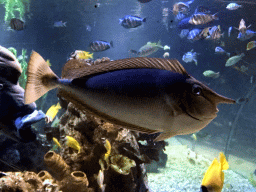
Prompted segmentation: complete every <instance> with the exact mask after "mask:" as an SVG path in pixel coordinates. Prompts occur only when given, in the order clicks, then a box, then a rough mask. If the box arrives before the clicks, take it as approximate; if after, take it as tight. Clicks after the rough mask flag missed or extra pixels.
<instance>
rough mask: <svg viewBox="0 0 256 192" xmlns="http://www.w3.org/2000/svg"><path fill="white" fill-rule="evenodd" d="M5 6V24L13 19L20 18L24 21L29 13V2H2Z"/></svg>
mask: <svg viewBox="0 0 256 192" xmlns="http://www.w3.org/2000/svg"><path fill="white" fill-rule="evenodd" d="M0 3H2V4H5V17H4V20H5V22H9V21H10V20H11V19H12V18H18V19H21V20H23V21H24V15H25V13H26V12H28V11H29V4H30V2H29V0H1V1H0Z"/></svg>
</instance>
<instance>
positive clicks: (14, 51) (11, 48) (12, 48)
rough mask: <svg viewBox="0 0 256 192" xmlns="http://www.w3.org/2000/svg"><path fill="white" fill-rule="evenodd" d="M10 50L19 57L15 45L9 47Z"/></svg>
mask: <svg viewBox="0 0 256 192" xmlns="http://www.w3.org/2000/svg"><path fill="white" fill-rule="evenodd" d="M8 50H9V51H11V52H12V53H13V54H14V55H15V57H17V50H16V49H15V48H14V47H9V48H8Z"/></svg>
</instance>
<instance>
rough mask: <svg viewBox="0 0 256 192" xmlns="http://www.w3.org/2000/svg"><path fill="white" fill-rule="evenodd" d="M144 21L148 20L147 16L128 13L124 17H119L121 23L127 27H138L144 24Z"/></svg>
mask: <svg viewBox="0 0 256 192" xmlns="http://www.w3.org/2000/svg"><path fill="white" fill-rule="evenodd" d="M143 22H146V18H144V19H142V18H140V17H136V16H132V15H126V16H124V17H123V18H122V19H119V24H121V25H122V26H123V27H124V28H126V29H129V28H136V27H138V26H140V25H142V23H143Z"/></svg>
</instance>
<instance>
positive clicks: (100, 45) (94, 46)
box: [90, 41, 113, 52]
mask: <svg viewBox="0 0 256 192" xmlns="http://www.w3.org/2000/svg"><path fill="white" fill-rule="evenodd" d="M110 47H113V41H110V43H109V42H106V41H93V42H91V43H90V48H91V50H92V51H94V52H99V51H105V50H107V49H109V48H110Z"/></svg>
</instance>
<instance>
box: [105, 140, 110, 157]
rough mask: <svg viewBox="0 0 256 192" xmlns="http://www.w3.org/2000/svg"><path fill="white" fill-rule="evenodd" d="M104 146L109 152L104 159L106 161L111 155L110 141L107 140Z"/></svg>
mask: <svg viewBox="0 0 256 192" xmlns="http://www.w3.org/2000/svg"><path fill="white" fill-rule="evenodd" d="M104 146H105V148H106V150H107V152H106V153H105V156H104V159H105V161H106V160H107V159H108V157H109V155H110V153H111V144H110V142H109V140H107V139H106V141H105V144H104Z"/></svg>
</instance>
